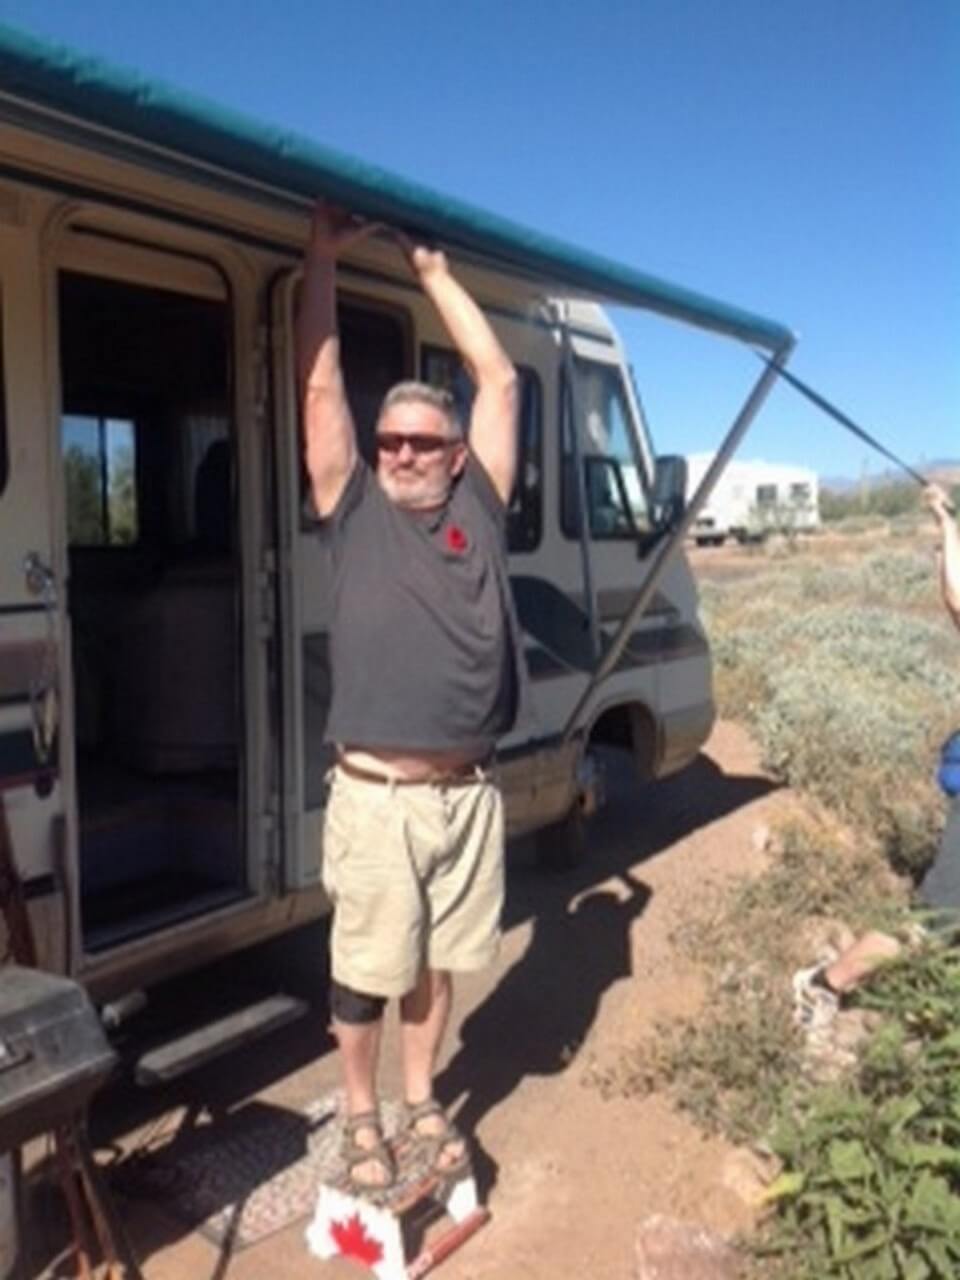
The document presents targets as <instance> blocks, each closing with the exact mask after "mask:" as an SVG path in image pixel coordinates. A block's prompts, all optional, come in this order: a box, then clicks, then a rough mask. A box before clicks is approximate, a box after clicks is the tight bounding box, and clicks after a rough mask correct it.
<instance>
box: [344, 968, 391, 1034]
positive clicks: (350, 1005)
mask: <svg viewBox="0 0 960 1280" xmlns="http://www.w3.org/2000/svg"><path fill="white" fill-rule="evenodd" d="M386 1003H387V1002H386V999H385V998H384V997H383V996H367V995H364V994H363V992H362V991H354V990H353V989H352V988H351V987H345V986H344V985H343V983H342V982H337V980H336V978H334V979H333V980H332V981H331V983H330V1012H331V1013H332V1014H333V1016H334V1017H335V1018H336V1019H337V1021H338V1022H346V1023H348V1024H350V1025H352V1026H358V1025H362V1024H363V1023H367V1022H377V1021H379V1019H380V1018H382V1017H383V1010H384V1006H385V1005H386Z"/></svg>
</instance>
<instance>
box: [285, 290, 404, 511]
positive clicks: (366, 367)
mask: <svg viewBox="0 0 960 1280" xmlns="http://www.w3.org/2000/svg"><path fill="white" fill-rule="evenodd" d="M337 328H338V330H339V333H340V361H341V364H342V366H343V380H344V385H345V386H346V390H347V398H348V400H349V401H350V412H351V414H352V415H353V421H354V425H355V427H356V432H357V447H358V448H359V450H360V454H361V456H362V457H363V459H364V460H365V461H366V462H367V464H368V465H369V466H371V467H375V466H376V463H377V456H376V449H375V447H374V434H375V431H376V426H377V415H378V414H379V412H380V406H381V404H382V403H383V397H384V396H385V395H386V394H387V392H388V391H389V390H390V388H391V387H393V386H395V385H396V384H397V383H398V382H402V381H403V380H404V378H409V377H410V373H409V369H410V360H409V351H410V333H409V321H408V317H407V315H406V313H405V312H403V311H400V310H399V309H394V308H390V307H379V306H376V305H371V304H369V303H366V302H364V303H362V304H360V303H355V302H347V301H344V300H342V299H341V300H340V301H339V302H338V305H337ZM300 493H301V499H302V501H301V512H302V519H301V526H302V528H304V529H309V528H311V527H312V526H313V525H314V524H315V523H316V512H315V510H314V507H313V502H312V499H311V498H310V496H309V495H310V482H309V477H308V476H307V468H306V462H305V460H304V459H303V458H302V457H301V463H300Z"/></svg>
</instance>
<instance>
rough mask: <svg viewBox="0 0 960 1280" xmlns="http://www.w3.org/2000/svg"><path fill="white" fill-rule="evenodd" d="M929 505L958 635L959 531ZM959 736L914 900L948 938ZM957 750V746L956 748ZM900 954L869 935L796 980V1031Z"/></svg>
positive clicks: (959, 795)
mask: <svg viewBox="0 0 960 1280" xmlns="http://www.w3.org/2000/svg"><path fill="white" fill-rule="evenodd" d="M924 497H925V499H926V502H927V505H928V507H929V508H930V510H931V512H932V513H933V516H934V519H935V520H936V522H937V525H938V528H939V532H940V546H939V548H938V552H939V557H940V590H941V594H942V596H943V603H944V604H945V605H946V609H947V612H948V613H949V615H950V617H951V618H952V619H953V621H954V623H955V624H956V626H957V628H958V630H960V530H958V528H957V523H956V519H955V517H954V515H953V513H952V512H951V509H950V504H949V501H948V499H947V495H946V493H945V492H944V491H943V489H941V488H940V486H939V485H936V484H931V485H928V486H927V488H926V489H925V490H924ZM957 739H958V735H957V734H954V735H952V737H951V738H950V739H949V742H948V743H946V744H945V749H944V755H943V759H942V760H941V764H940V769H939V775H938V776H939V780H940V785H941V787H942V789H943V790H944V792H945V793H946V794H947V795H948V796H949V797H950V810H949V813H948V815H947V822H946V826H945V827H944V830H943V835H942V836H941V838H940V846H939V849H938V850H937V856H936V857H935V858H934V860H933V862H932V863H931V865H930V867H929V869H928V870H927V873H926V875H925V876H924V878H923V881H922V882H921V884H920V887H919V889H918V891H917V897H918V900H919V904H920V906H921V907H922V908H923V909H924V910H925V911H927V912H929V913H930V917H931V923H932V927H933V928H935V929H940V930H943V931H945V932H946V933H948V934H954V933H956V931H957V929H958V928H960V766H958V764H956V763H955V762H954V760H952V759H951V758H950V752H951V751H956V750H957V746H953V747H951V744H957ZM958 745H960V744H958ZM900 951H901V944H900V942H899V941H898V940H897V939H896V938H893V937H890V935H889V934H885V933H879V932H877V931H876V930H873V931H871V932H869V933H865V934H863V935H862V936H861V937H860V938H858V939H857V940H856V942H854V943H853V944H852V945H851V946H850V947H848V948H847V950H846V951H844V952H843V953H842V955H840V956H838V957H837V958H836V960H834V961H832V962H831V963H829V964H819V965H813V966H812V967H811V968H809V969H801V970H800V971H799V972H798V973H796V974H795V975H794V979H793V990H794V1015H795V1021H796V1022H797V1023H798V1025H799V1026H801V1027H802V1028H804V1029H805V1030H807V1031H810V1032H813V1033H816V1032H818V1031H821V1030H823V1029H824V1028H825V1027H827V1026H829V1024H830V1023H831V1022H832V1020H833V1018H834V1017H835V1016H836V1014H837V1011H838V1010H839V1008H840V1004H841V1001H842V998H843V996H844V995H846V994H847V993H848V992H850V991H853V990H855V989H856V988H857V987H858V986H859V985H860V984H861V983H862V982H863V981H864V980H865V979H866V978H868V977H869V976H870V974H872V973H874V972H875V971H876V969H877V968H878V967H879V966H880V965H882V964H884V963H887V962H888V961H890V960H892V959H894V958H895V957H896V956H897V955H899V953H900Z"/></svg>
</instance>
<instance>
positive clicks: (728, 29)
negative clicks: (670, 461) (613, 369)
mask: <svg viewBox="0 0 960 1280" xmlns="http://www.w3.org/2000/svg"><path fill="white" fill-rule="evenodd" d="M0 21H4V22H10V23H13V24H15V25H18V26H21V27H24V28H27V29H29V30H31V31H33V32H34V33H36V34H38V35H41V36H45V37H48V38H52V39H55V40H61V41H64V42H65V43H67V44H70V45H73V46H75V47H76V48H79V49H83V50H87V51H89V52H91V53H96V54H99V55H101V56H102V57H104V58H106V59H108V60H110V61H113V62H116V63H120V64H124V65H127V66H132V67H136V68H138V69H140V70H141V71H144V72H146V73H147V74H149V75H152V76H155V77H157V78H160V79H163V80H166V81H169V82H171V83H174V84H179V85H182V86H184V87H186V88H189V89H191V90H194V91H197V92H200V93H203V94H206V95H207V96H209V97H211V98H213V99H215V100H218V101H221V102H224V103H227V104H229V105H230V106H233V107H236V108H239V109H241V110H244V111H247V112H249V113H251V114H252V115H254V116H257V117H260V118H263V119H268V120H271V121H274V122H276V123H278V124H282V125H285V126H287V127H290V128H294V129H297V130H299V131H301V132H303V133H306V134H308V135H310V136H311V137H314V138H316V139H317V140H319V141H321V142H324V143H327V144H329V145H331V146H335V147H338V148H340V149H341V150H344V151H347V152H352V153H354V154H356V155H359V156H361V157H363V158H364V159H366V160H369V161H372V162H376V163H378V164H382V165H384V166H385V167H387V168H390V169H393V170H395V171H397V172H400V173H403V174H405V175H406V176H408V177H411V178H414V179H416V180H418V181H420V182H423V183H426V184H427V185H430V186H433V187H436V188H438V189H439V190H442V191H446V192H449V193H450V194H453V195H456V196H458V197H460V198H463V199H466V200H469V201H472V202H474V203H476V204H479V205H481V206H483V207H485V208H488V209H491V210H494V211H496V212H497V213H501V214H504V215H506V216H508V217H511V218H514V219H516V220H518V221H521V222H524V223H527V224H529V225H531V226H534V227H537V228H538V229H540V230H542V231H546V232H549V233H551V234H553V235H556V236H560V237H562V238H564V239H567V240H570V241H572V242H574V243H576V244H579V245H582V246H584V247H585V248H589V249H592V250H595V251H597V252H599V253H602V254H606V255H608V256H610V257H613V258H616V259H619V260H622V261H624V262H626V263H629V264H630V265H632V266H635V267H638V268H640V269H642V270H644V271H648V272H651V273H653V274H655V275H660V276H663V277H665V278H667V279H670V280H674V281H676V282H678V283H680V284H683V285H686V286H689V287H691V288H694V289H697V290H699V291H701V292H705V293H709V294H712V295H714V296H716V297H719V298H722V299H725V300H727V301H730V302H734V303H737V304H739V305H741V306H744V307H747V308H749V309H752V310H755V311H759V312H761V313H762V314H765V315H768V316H770V317H772V318H774V319H777V320H780V321H783V322H785V323H787V324H789V325H790V326H791V327H793V328H794V329H795V330H796V331H797V332H798V333H799V335H800V345H799V347H798V350H797V352H796V355H795V357H794V360H793V362H792V368H793V369H794V370H795V372H796V373H797V374H798V375H799V376H800V377H802V378H804V379H805V380H806V381H807V382H809V383H811V384H812V385H813V386H814V387H816V388H817V389H818V390H819V391H821V393H822V394H824V395H825V396H827V397H828V398H829V399H832V400H833V401H835V403H837V404H838V405H839V406H840V407H841V408H842V409H843V410H844V411H845V412H846V413H847V414H849V416H851V417H852V418H854V419H855V420H856V421H858V422H860V423H861V424H862V425H863V426H865V427H867V428H868V429H869V430H870V431H872V432H873V433H874V434H875V435H877V436H879V437H880V439H881V440H882V441H883V442H884V443H885V444H886V445H887V446H888V447H889V448H890V449H892V450H893V451H894V452H896V453H899V454H901V455H902V456H903V457H904V458H905V459H906V460H907V461H908V462H911V463H917V462H920V463H922V462H923V461H924V460H926V459H931V458H936V457H943V456H952V457H957V456H960V426H958V422H960V360H958V358H957V356H958V351H957V348H958V338H960V181H958V178H960V3H957V0H720V2H719V3H718V2H717V0H598V2H596V3H594V4H585V3H583V0H577V2H576V3H574V2H573V0H553V3H552V4H551V5H549V6H547V5H544V4H543V3H541V2H540V0H512V2H509V3H508V2H506V0H486V2H485V3H475V2H474V0H459V2H458V3H451V2H450V0H443V2H442V3H441V2H440V0H406V3H388V2H387V0H381V2H380V3H376V2H375V0H351V2H350V3H349V4H335V5H334V4H330V3H326V2H325V0H272V3H267V0H245V2H240V3H234V4H232V5H231V4H229V3H224V2H223V0H218V3H214V0H189V3H188V2H187V0H166V3H164V4H163V5H159V4H146V3H144V2H143V0H140V2H139V3H138V0H126V2H125V3H120V2H119V0H83V3H80V2H78V0H35V2H33V3H30V2H28V0H0ZM616 319H617V322H618V324H619V325H620V327H621V330H622V332H623V333H624V336H625V338H626V340H627V344H628V348H629V351H630V355H631V359H632V361H633V364H634V366H635V369H636V374H637V379H638V382H639V384H640V386H641V390H642V394H643V398H644V402H645V405H646V408H647V411H648V416H649V418H650V422H651V426H652V429H653V434H654V438H655V442H656V445H657V447H658V449H659V450H660V451H661V452H681V453H686V452H695V451H700V450H704V449H709V448H711V447H712V446H714V445H715V444H716V443H717V442H718V440H719V438H720V436H721V434H722V431H723V429H724V428H725V426H726V425H727V423H728V422H729V420H730V418H731V416H732V414H733V413H734V411H735V409H736V407H737V405H738V403H739V401H740V399H742V396H743V395H744V394H745V392H746V390H747V388H748V386H749V384H750V382H751V380H752V379H753V377H755V376H756V367H757V362H756V360H755V359H754V357H753V356H752V355H750V353H749V352H746V351H745V350H744V349H743V348H741V347H738V346H736V345H735V344H731V343H729V342H725V341H722V340H719V339H717V338H714V337H708V336H706V335H702V334H699V333H696V332H692V331H690V330H687V329H685V328H683V327H681V326H677V325H673V324H669V323H667V322H664V321H662V320H653V319H651V318H649V317H641V316H635V315H630V314H627V313H623V312H618V313H617V314H616ZM741 455H742V456H746V457H763V458H767V459H770V460H773V461H788V462H798V463H803V464H806V465H810V466H814V467H816V468H817V469H818V470H819V471H820V472H821V474H826V475H848V476H856V475H859V474H860V473H861V469H862V468H863V466H864V465H866V466H867V467H868V468H869V470H870V472H871V473H873V474H876V473H877V472H878V471H880V470H882V469H883V468H884V467H885V466H886V464H885V463H884V462H883V460H881V459H879V458H877V457H876V456H875V455H872V456H868V454H867V451H866V449H865V447H864V446H863V445H862V444H861V443H860V442H858V441H856V440H854V439H853V438H851V437H849V436H848V435H847V434H846V433H845V432H843V431H842V430H841V429H840V428H838V427H836V426H834V425H833V424H832V423H830V422H829V421H828V420H827V419H825V418H824V417H823V416H822V415H821V414H819V413H818V412H817V411H816V410H814V409H813V408H811V407H808V406H807V405H806V404H805V402H804V401H802V400H801V399H800V398H799V397H798V396H797V394H796V392H794V391H792V390H791V389H789V388H787V387H781V388H780V389H778V390H777V391H776V392H775V393H774V394H773V395H772V396H771V398H770V400H769V401H768V403H767V406H766V407H765V408H764V410H763V413H762V416H761V418H760V419H759V421H758V422H757V424H756V425H755V426H754V428H753V429H752V432H751V435H750V436H749V437H748V439H747V441H746V442H745V444H744V446H743V447H742V448H741Z"/></svg>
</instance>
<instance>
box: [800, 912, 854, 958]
mask: <svg viewBox="0 0 960 1280" xmlns="http://www.w3.org/2000/svg"><path fill="white" fill-rule="evenodd" d="M798 937H799V947H800V954H801V955H803V956H804V957H809V959H807V960H806V961H805V963H807V964H810V963H816V964H830V963H831V962H832V961H834V960H835V959H836V958H837V956H839V955H842V954H843V952H844V951H846V950H847V949H848V948H849V947H851V946H853V944H854V942H855V941H856V934H855V933H854V932H853V930H852V929H851V928H850V926H849V925H848V924H847V923H846V922H845V921H843V920H837V919H834V918H832V917H830V916H810V917H809V918H808V919H806V920H804V921H803V923H802V924H801V925H800V928H799V931H798Z"/></svg>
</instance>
